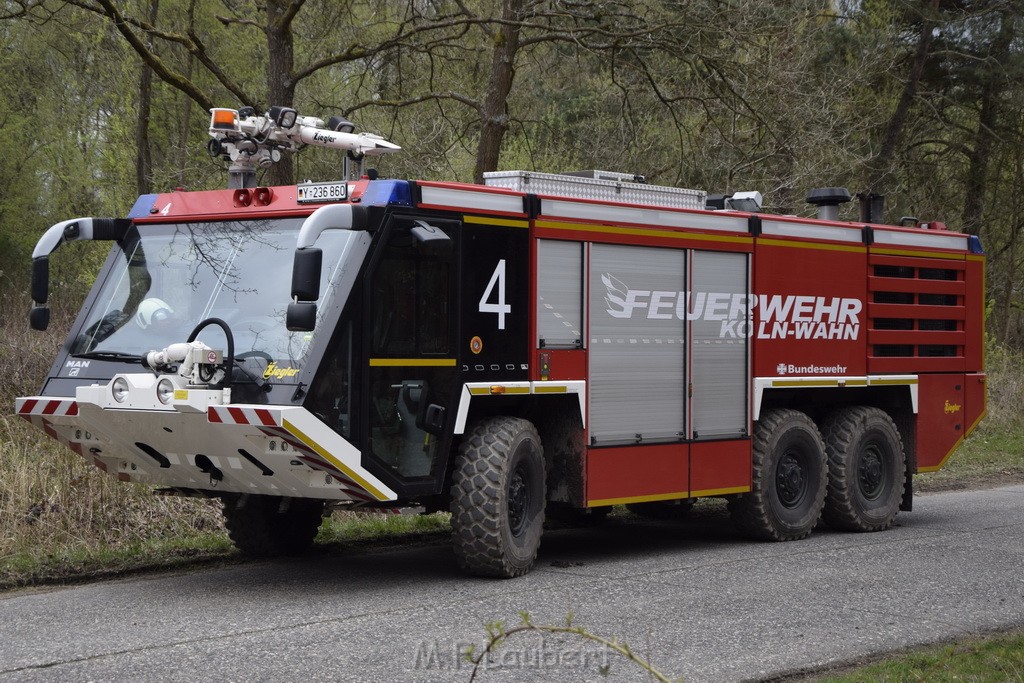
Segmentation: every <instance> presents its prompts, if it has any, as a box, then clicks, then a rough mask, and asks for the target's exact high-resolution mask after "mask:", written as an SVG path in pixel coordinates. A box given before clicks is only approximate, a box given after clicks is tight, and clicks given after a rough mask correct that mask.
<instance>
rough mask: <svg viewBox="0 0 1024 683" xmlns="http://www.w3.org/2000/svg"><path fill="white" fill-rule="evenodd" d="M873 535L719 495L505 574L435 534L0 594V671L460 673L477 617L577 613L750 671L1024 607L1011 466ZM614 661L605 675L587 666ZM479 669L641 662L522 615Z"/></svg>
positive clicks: (531, 673)
mask: <svg viewBox="0 0 1024 683" xmlns="http://www.w3.org/2000/svg"><path fill="white" fill-rule="evenodd" d="M915 508H916V509H915V511H914V512H913V513H910V514H904V513H901V514H900V516H899V517H898V521H899V526H897V527H896V528H894V529H891V530H889V531H887V532H884V533H877V534H841V533H833V532H829V531H820V532H818V533H815V534H814V535H813V536H812V537H811V538H810V539H807V540H805V541H801V542H798V543H782V544H766V543H755V542H749V541H745V540H743V539H741V538H739V537H738V536H737V535H736V534H735V532H734V531H733V530H732V528H731V526H730V525H729V523H728V520H727V517H725V515H724V514H723V513H722V511H721V510H720V508H713V509H705V510H702V509H701V508H700V507H698V508H697V509H696V510H695V511H694V512H695V516H694V518H693V519H692V520H691V521H688V522H686V523H675V524H672V523H654V522H641V521H637V520H635V518H632V517H629V518H626V517H623V518H621V519H615V518H613V519H611V520H609V521H608V522H607V523H606V524H605V525H604V526H602V527H599V528H590V529H567V530H560V531H555V532H552V533H549V534H546V535H545V540H544V545H543V547H542V552H541V557H540V559H539V561H538V564H537V567H536V568H535V569H534V571H533V572H532V573H531V574H529V575H528V576H526V577H524V578H521V579H516V580H512V581H491V580H483V579H469V578H464V577H461V576H459V575H458V574H457V572H456V569H455V565H454V561H453V560H452V557H451V553H450V550H449V549H448V547H447V545H444V544H432V545H419V546H414V547H403V548H396V549H389V550H378V551H370V550H349V551H345V552H341V551H339V552H329V553H321V554H320V555H318V556H315V557H313V558H311V559H307V560H305V561H298V560H288V561H274V562H262V563H254V564H246V565H243V566H233V567H229V568H223V569H208V570H194V571H190V572H188V573H180V574H172V575H169V574H161V575H150V576H145V577H140V578H131V579H124V580H118V581H108V582H102V583H96V584H91V585H86V586H77V587H71V588H64V589H54V590H47V591H39V592H20V593H14V594H7V595H5V596H0V681H23V680H24V681H105V680H107V681H113V680H117V681H121V680H152V681H186V680H188V681H192V680H209V679H218V680H224V681H249V680H275V681H277V680H281V681H285V680H287V681H312V680H322V681H449V680H451V681H467V680H469V676H470V671H469V669H468V665H466V664H465V662H463V661H461V660H460V658H459V656H458V653H459V651H460V650H463V649H465V648H466V647H467V646H468V645H469V644H470V643H473V642H477V643H479V642H481V641H482V640H483V638H484V624H485V623H488V622H493V621H497V620H504V621H506V622H507V623H509V624H515V623H516V622H518V620H519V616H518V613H519V612H520V611H521V610H528V611H529V612H530V614H531V615H532V617H533V619H534V621H535V622H536V623H556V624H557V623H564V621H565V618H566V615H567V614H568V613H569V612H570V611H571V612H572V613H573V614H574V615H575V621H576V623H577V624H578V625H580V626H583V627H585V628H587V629H588V630H589V631H591V632H593V633H596V634H599V635H604V636H609V637H610V636H615V637H617V638H619V639H620V640H622V641H625V642H627V643H628V644H629V645H630V646H631V647H632V648H633V650H634V651H636V652H638V653H640V654H641V655H644V656H647V657H650V658H651V659H652V660H653V662H654V663H655V665H656V666H657V667H658V668H659V669H660V670H661V671H663V672H665V673H666V674H668V675H670V676H672V677H677V676H682V677H685V678H686V679H687V680H690V681H721V680H741V679H760V678H764V677H769V676H776V675H780V674H782V673H785V672H792V671H797V670H801V669H807V668H811V667H818V666H823V665H828V664H834V663H839V662H845V661H849V660H852V659H856V658H861V657H866V656H871V655H875V654H878V653H882V652H887V651H890V650H893V649H896V648H902V647H906V646H911V645H916V644H920V643H926V642H933V641H938V640H943V639H948V638H953V637H956V636H958V635H961V634H966V633H973V632H979V631H984V630H989V629H996V628H1005V627H1011V626H1019V625H1024V575H1022V567H1024V541H1022V537H1024V486H1014V487H1009V488H1001V489H994V490H988V491H970V492H955V493H943V494H935V495H929V496H921V497H919V498H918V499H917V500H916V501H915ZM604 664H610V665H611V671H610V675H609V676H608V677H607V678H605V677H602V676H601V675H600V674H599V673H598V668H599V667H600V666H602V665H604ZM477 680H480V681H524V680H525V681H559V682H560V683H563V682H565V683H567V682H569V681H583V680H601V681H604V680H611V681H627V680H628V681H632V680H647V678H646V676H645V675H644V674H643V672H642V671H641V670H640V669H638V668H637V667H636V666H635V665H633V664H629V663H627V662H625V661H623V660H621V659H618V658H615V657H614V656H610V655H608V654H607V653H606V652H604V651H603V650H601V649H599V648H597V647H596V646H588V645H585V644H583V643H581V642H580V641H579V640H578V639H576V638H575V637H566V636H554V635H548V636H546V637H543V638H542V637H541V636H540V635H538V634H525V635H523V636H521V637H519V638H517V639H515V640H512V641H510V642H509V643H507V644H506V645H505V647H503V648H502V649H501V650H499V652H498V655H497V657H496V658H495V659H494V660H493V661H492V662H491V663H490V665H489V666H488V667H487V668H486V670H483V671H481V673H480V675H479V676H478V678H477Z"/></svg>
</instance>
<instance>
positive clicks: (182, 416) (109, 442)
mask: <svg viewBox="0 0 1024 683" xmlns="http://www.w3.org/2000/svg"><path fill="white" fill-rule="evenodd" d="M118 377H123V378H125V379H126V380H127V381H128V384H129V386H130V388H129V391H128V395H127V397H126V398H125V400H123V401H121V402H118V401H116V400H115V399H114V397H113V394H112V392H111V385H112V383H113V381H114V380H116V379H117V378H116V377H115V378H113V379H112V380H111V382H110V383H108V384H106V385H100V384H93V385H90V386H85V387H79V388H78V390H77V393H76V396H75V397H74V398H70V397H52V396H31V397H25V398H19V399H18V400H17V402H16V404H15V405H16V412H17V414H18V415H20V416H21V417H23V418H24V419H26V420H28V421H29V422H31V423H32V424H33V425H35V426H36V427H37V428H39V429H41V430H42V431H43V432H45V433H46V434H47V435H48V436H50V437H51V438H53V439H55V440H57V441H59V442H60V443H62V444H64V445H65V446H67V447H68V448H69V449H71V450H72V451H74V452H75V453H78V454H79V455H81V456H82V457H83V458H85V459H86V460H88V461H89V462H91V463H92V464H94V465H95V466H96V467H98V468H99V469H101V470H103V471H104V472H107V473H108V474H111V475H113V476H116V477H117V478H118V479H120V480H121V481H135V482H141V483H146V484H153V485H159V486H166V487H170V488H173V489H181V490H190V491H204V492H208V493H211V494H219V493H228V492H230V493H253V494H267V495H275V496H295V497H303V498H318V499H324V500H336V501H350V502H358V503H379V502H385V501H393V500H395V499H396V494H395V492H394V491H392V490H391V489H390V488H388V487H387V486H386V485H384V483H383V482H381V481H380V480H378V479H377V478H376V477H374V476H373V475H372V474H370V473H369V472H367V471H366V470H365V469H363V467H362V465H361V457H360V453H359V450H358V449H357V448H356V447H355V446H353V445H352V444H350V443H349V442H347V441H346V440H345V439H344V438H342V437H341V436H340V435H338V434H337V433H335V432H334V431H333V430H331V429H330V428H329V427H327V425H325V424H324V423H323V422H321V421H320V420H319V419H317V417H316V416H315V415H313V414H312V413H310V412H309V411H308V410H306V409H305V408H302V407H298V406H274V405H238V404H231V403H230V391H229V390H220V389H181V390H178V391H175V392H174V399H173V400H172V401H171V402H170V403H169V404H167V405H164V404H162V403H160V402H159V400H158V399H157V395H156V392H155V385H156V382H157V380H158V379H159V378H158V377H155V376H153V375H150V374H126V375H118Z"/></svg>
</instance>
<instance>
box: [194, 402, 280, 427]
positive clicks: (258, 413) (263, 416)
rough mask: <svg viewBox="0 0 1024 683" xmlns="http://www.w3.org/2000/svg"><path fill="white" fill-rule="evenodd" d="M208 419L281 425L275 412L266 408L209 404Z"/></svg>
mask: <svg viewBox="0 0 1024 683" xmlns="http://www.w3.org/2000/svg"><path fill="white" fill-rule="evenodd" d="M206 419H207V420H209V421H210V422H214V423H217V424H236V425H253V426H256V427H279V426H280V424H279V423H278V421H277V418H276V417H275V416H274V413H273V412H271V411H270V410H267V409H266V408H238V407H235V406H209V407H208V408H207V409H206Z"/></svg>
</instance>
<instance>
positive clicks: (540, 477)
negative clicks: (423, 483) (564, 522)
mask: <svg viewBox="0 0 1024 683" xmlns="http://www.w3.org/2000/svg"><path fill="white" fill-rule="evenodd" d="M544 497H545V494H544V450H543V448H542V447H541V443H540V437H539V436H538V435H537V430H536V428H535V427H534V426H533V425H532V424H531V423H530V422H528V421H526V420H522V419H519V418H515V417H492V418H488V419H486V420H483V421H482V422H480V423H478V424H477V425H475V426H474V427H473V428H472V429H470V430H468V431H467V432H466V435H465V437H464V439H463V441H462V445H461V446H460V447H459V454H458V457H457V459H456V462H455V472H454V477H453V484H452V489H451V510H452V540H453V545H454V548H455V558H456V560H458V563H459V566H460V567H462V569H464V570H465V571H467V572H469V573H471V574H477V575H480V576H496V577H501V578H511V577H513V576H520V575H522V574H525V573H526V572H527V571H529V569H530V567H531V566H532V565H533V561H534V560H535V559H536V558H537V549H538V548H539V547H540V537H541V532H542V530H543V528H544Z"/></svg>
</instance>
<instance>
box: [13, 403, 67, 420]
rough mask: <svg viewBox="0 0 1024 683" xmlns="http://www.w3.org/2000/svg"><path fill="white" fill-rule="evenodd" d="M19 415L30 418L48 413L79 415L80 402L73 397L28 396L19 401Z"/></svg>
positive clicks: (57, 415) (59, 415)
mask: <svg viewBox="0 0 1024 683" xmlns="http://www.w3.org/2000/svg"><path fill="white" fill-rule="evenodd" d="M18 415H20V416H21V417H23V418H25V419H26V420H30V419H31V418H32V417H35V416H41V415H48V416H53V417H61V416H65V415H66V416H69V417H73V416H75V415H78V403H76V402H75V399H73V398H56V399H49V398H26V399H19V401H18Z"/></svg>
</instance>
